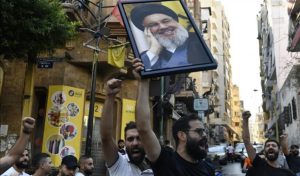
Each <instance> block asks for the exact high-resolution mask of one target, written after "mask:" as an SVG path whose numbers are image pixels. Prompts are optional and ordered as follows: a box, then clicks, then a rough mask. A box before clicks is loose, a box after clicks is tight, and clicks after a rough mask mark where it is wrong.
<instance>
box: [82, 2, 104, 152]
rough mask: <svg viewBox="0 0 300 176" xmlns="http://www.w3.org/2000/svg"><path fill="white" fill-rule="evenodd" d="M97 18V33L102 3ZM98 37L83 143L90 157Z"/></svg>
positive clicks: (98, 38) (98, 39)
mask: <svg viewBox="0 0 300 176" xmlns="http://www.w3.org/2000/svg"><path fill="white" fill-rule="evenodd" d="M98 8H99V9H98V10H99V17H98V19H97V23H98V25H97V32H99V31H100V24H101V23H100V22H101V16H100V15H101V9H102V2H100V3H99V6H98ZM100 39H101V38H100V35H98V36H97V39H96V49H94V54H93V67H92V82H91V92H90V107H89V116H88V124H87V135H86V143H85V155H87V156H91V153H92V138H93V126H94V122H93V121H94V104H95V91H96V79H97V67H98V57H99V44H100Z"/></svg>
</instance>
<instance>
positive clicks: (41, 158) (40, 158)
mask: <svg viewBox="0 0 300 176" xmlns="http://www.w3.org/2000/svg"><path fill="white" fill-rule="evenodd" d="M49 157H50V155H49V154H48V153H38V154H36V155H35V156H34V157H33V159H32V166H33V168H34V169H35V170H36V169H38V168H39V167H40V166H41V165H42V164H43V163H44V162H45V161H46V159H47V158H49Z"/></svg>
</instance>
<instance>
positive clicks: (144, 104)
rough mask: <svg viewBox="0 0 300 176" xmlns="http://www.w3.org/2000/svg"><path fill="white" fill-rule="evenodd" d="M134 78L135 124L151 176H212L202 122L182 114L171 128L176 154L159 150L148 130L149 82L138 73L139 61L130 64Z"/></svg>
mask: <svg viewBox="0 0 300 176" xmlns="http://www.w3.org/2000/svg"><path fill="white" fill-rule="evenodd" d="M133 63H134V64H133V66H134V68H135V70H134V75H135V77H136V79H137V80H138V81H139V86H138V96H137V103H136V116H135V117H136V124H137V129H138V132H139V135H140V139H141V141H142V143H143V146H144V148H145V152H146V154H147V158H148V159H149V161H150V162H151V167H152V170H153V172H154V175H155V176H213V175H215V173H214V170H213V167H212V166H211V165H210V164H208V163H207V162H206V161H204V158H205V157H206V155H207V152H206V146H207V138H206V133H205V128H204V124H203V122H201V121H200V120H199V117H198V116H197V115H193V114H191V115H185V116H183V117H181V118H179V119H178V120H177V121H176V122H175V123H174V125H173V128H172V130H173V131H172V133H173V137H174V139H175V143H176V151H175V152H174V151H170V150H166V149H165V148H164V147H161V145H160V143H159V141H158V139H157V137H156V135H155V134H154V132H153V130H152V128H151V121H150V105H149V80H148V79H141V77H140V75H139V74H138V72H139V71H141V70H142V69H143V68H144V65H143V64H142V62H141V60H140V59H135V60H134V61H133Z"/></svg>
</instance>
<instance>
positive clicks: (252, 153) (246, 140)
mask: <svg viewBox="0 0 300 176" xmlns="http://www.w3.org/2000/svg"><path fill="white" fill-rule="evenodd" d="M250 116H251V114H250V112H249V111H245V112H243V135H242V136H243V141H244V143H245V147H246V150H247V153H248V157H249V158H250V160H251V161H253V160H254V158H255V156H256V152H255V149H254V148H253V145H252V144H251V142H250V133H249V117H250Z"/></svg>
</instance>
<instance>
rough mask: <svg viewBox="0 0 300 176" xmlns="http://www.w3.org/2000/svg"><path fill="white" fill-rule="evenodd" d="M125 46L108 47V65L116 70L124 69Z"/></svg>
mask: <svg viewBox="0 0 300 176" xmlns="http://www.w3.org/2000/svg"><path fill="white" fill-rule="evenodd" d="M126 44H127V43H125V44H120V45H113V46H110V47H108V63H109V64H110V65H112V66H115V67H118V68H122V67H124V61H125V53H126V52H125V51H126Z"/></svg>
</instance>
